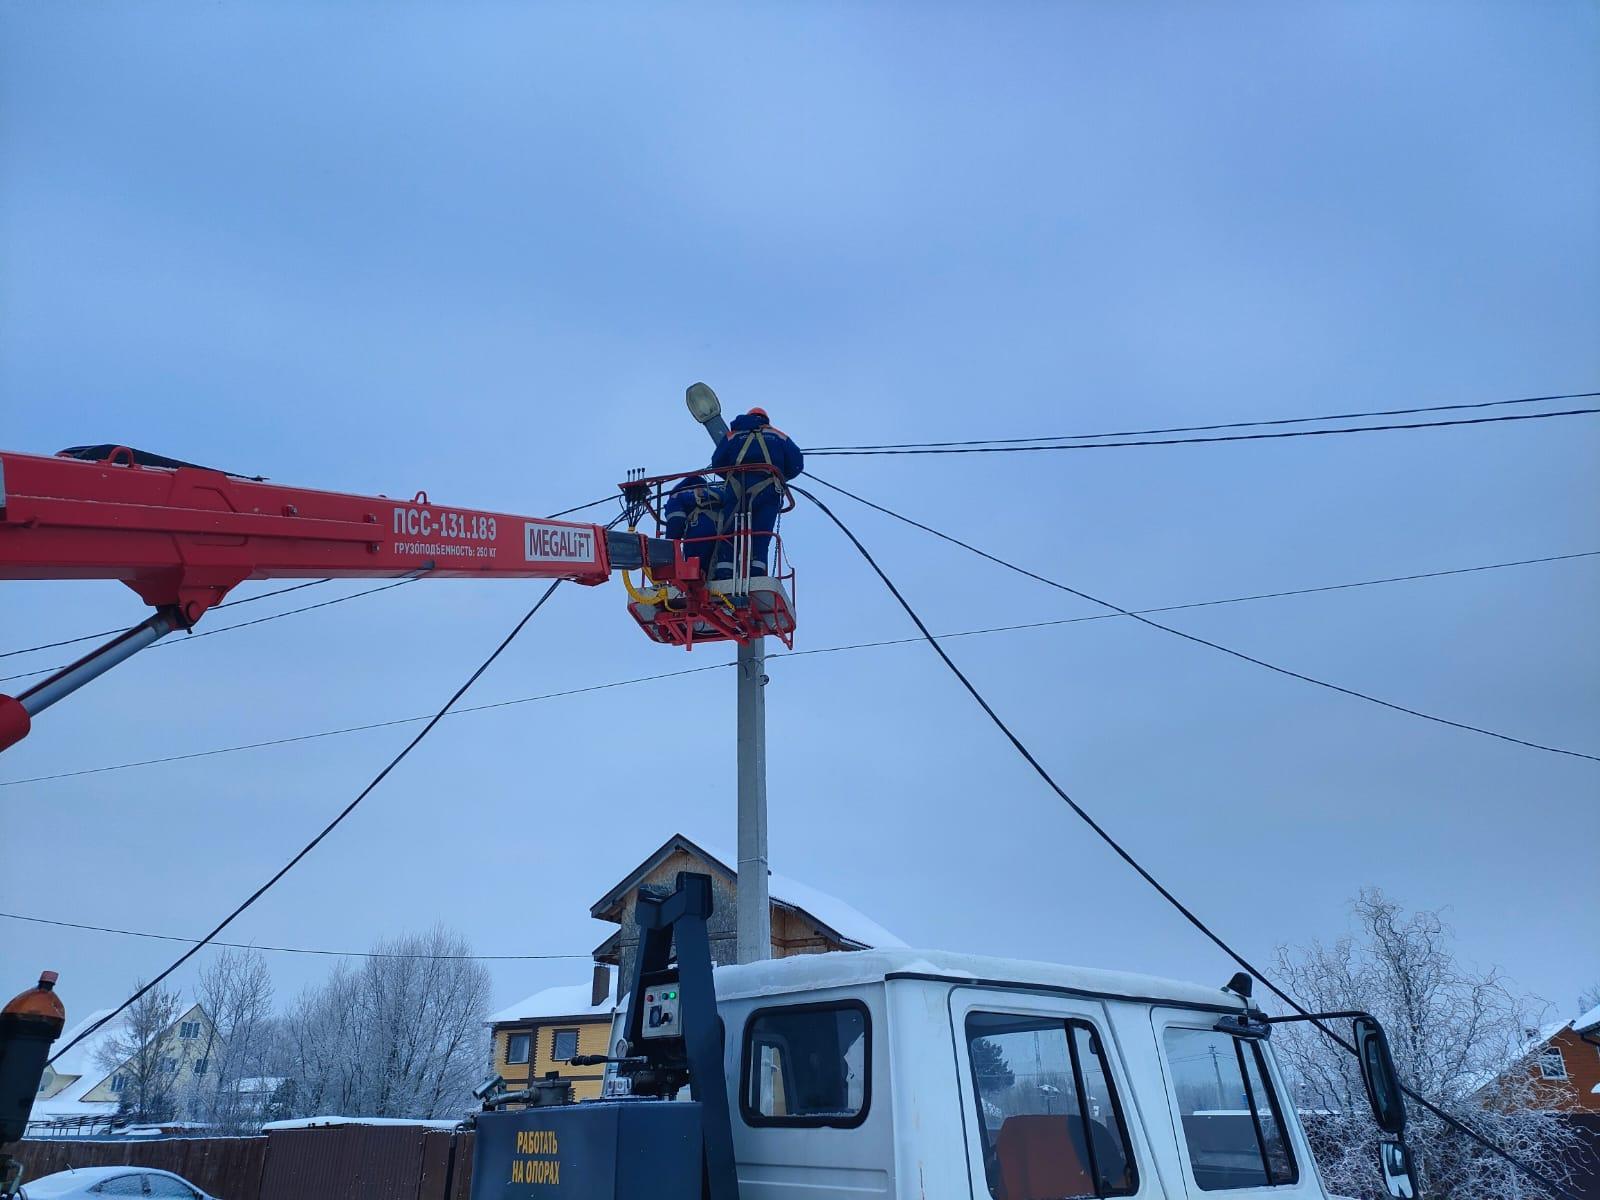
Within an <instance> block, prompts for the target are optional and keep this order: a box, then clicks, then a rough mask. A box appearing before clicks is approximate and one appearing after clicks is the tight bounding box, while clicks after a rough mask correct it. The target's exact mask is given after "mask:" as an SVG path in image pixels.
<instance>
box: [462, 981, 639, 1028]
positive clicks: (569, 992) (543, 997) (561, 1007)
mask: <svg viewBox="0 0 1600 1200" xmlns="http://www.w3.org/2000/svg"><path fill="white" fill-rule="evenodd" d="M608 974H609V972H608ZM593 995H594V991H593V989H592V988H591V987H590V985H589V984H587V983H573V984H567V985H566V986H564V987H553V988H545V989H544V991H542V992H535V993H534V994H533V995H531V996H528V997H525V998H524V999H521V1000H518V1001H517V1002H516V1003H515V1004H513V1005H511V1006H510V1007H509V1008H502V1009H501V1010H500V1011H499V1012H497V1013H491V1014H490V1015H489V1016H488V1017H486V1018H485V1019H484V1023H485V1024H486V1025H503V1024H506V1023H507V1022H511V1021H542V1020H547V1019H549V1018H551V1017H609V1016H610V1015H611V1010H612V1009H613V1008H615V1007H616V1002H617V980H616V977H615V976H614V975H613V976H612V978H611V991H610V993H609V994H608V995H607V996H606V998H605V1000H604V1001H602V1002H601V1003H599V1004H591V1003H589V1001H590V999H591V998H592V997H593Z"/></svg>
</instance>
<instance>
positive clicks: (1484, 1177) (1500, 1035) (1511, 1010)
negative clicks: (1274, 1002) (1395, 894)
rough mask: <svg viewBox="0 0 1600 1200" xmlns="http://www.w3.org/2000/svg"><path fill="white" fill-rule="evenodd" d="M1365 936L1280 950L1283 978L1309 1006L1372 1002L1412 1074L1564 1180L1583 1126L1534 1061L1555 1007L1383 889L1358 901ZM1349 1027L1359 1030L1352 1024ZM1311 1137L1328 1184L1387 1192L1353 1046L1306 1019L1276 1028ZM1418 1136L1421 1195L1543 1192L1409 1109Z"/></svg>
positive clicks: (1409, 1077)
mask: <svg viewBox="0 0 1600 1200" xmlns="http://www.w3.org/2000/svg"><path fill="white" fill-rule="evenodd" d="M1352 909H1353V913H1354V916H1355V919H1356V926H1357V932H1356V934H1355V935H1354V936H1350V937H1344V938H1341V939H1339V940H1338V941H1337V942H1335V943H1334V944H1333V945H1331V946H1329V945H1323V944H1322V943H1320V942H1313V943H1311V944H1310V945H1308V946H1303V947H1297V948H1289V947H1280V948H1279V950H1278V979H1279V982H1280V983H1281V984H1283V985H1284V986H1285V988H1286V989H1287V990H1288V991H1289V992H1290V994H1292V995H1294V996H1295V998H1296V999H1298V1000H1299V1001H1300V1002H1301V1003H1302V1004H1304V1005H1305V1006H1306V1007H1307V1008H1310V1009H1313V1010H1316V1011H1324V1012H1326V1011H1336V1010H1345V1009H1364V1010H1366V1011H1368V1012H1371V1013H1372V1014H1373V1015H1374V1016H1376V1017H1377V1018H1378V1019H1379V1020H1380V1021H1382V1022H1383V1025H1384V1028H1385V1029H1386V1030H1387V1031H1388V1034H1389V1039H1390V1046H1391V1048H1392V1050H1393V1052H1394V1058H1395V1065H1396V1067H1397V1068H1398V1070H1399V1073H1400V1077H1401V1079H1402V1080H1403V1081H1404V1082H1405V1083H1406V1084H1407V1085H1409V1086H1410V1087H1411V1088H1412V1089H1413V1090H1415V1091H1416V1092H1418V1093H1420V1094H1421V1095H1423V1096H1426V1097H1428V1098H1429V1099H1430V1100H1432V1101H1433V1102H1434V1103H1435V1104H1438V1105H1439V1106H1440V1107H1441V1108H1443V1109H1444V1110H1445V1111H1447V1112H1449V1113H1452V1114H1453V1115H1455V1116H1456V1117H1458V1118H1460V1119H1461V1120H1463V1121H1465V1122H1467V1123H1468V1124H1470V1125H1471V1126H1472V1127H1473V1128H1475V1129H1476V1130H1477V1131H1478V1132H1479V1133H1481V1134H1482V1135H1484V1136H1485V1137H1487V1138H1488V1139H1489V1140H1491V1141H1492V1142H1494V1143H1495V1144H1496V1145H1499V1146H1501V1147H1503V1148H1504V1149H1506V1150H1507V1151H1509V1152H1511V1153H1512V1154H1513V1155H1515V1156H1516V1157H1517V1158H1518V1159H1520V1160H1521V1161H1523V1162H1526V1163H1528V1164H1529V1165H1531V1166H1533V1167H1535V1168H1537V1169H1538V1170H1540V1171H1542V1172H1543V1173H1544V1174H1545V1175H1546V1176H1548V1177H1551V1178H1554V1179H1557V1180H1564V1179H1566V1178H1567V1176H1568V1167H1567V1166H1566V1165H1565V1162H1564V1158H1563V1155H1564V1153H1565V1152H1567V1151H1568V1150H1569V1148H1570V1147H1571V1145H1572V1142H1573V1138H1574V1134H1573V1131H1572V1129H1571V1126H1570V1125H1569V1124H1567V1123H1566V1122H1565V1121H1563V1120H1562V1118H1561V1117H1560V1116H1559V1115H1558V1114H1556V1113H1554V1112H1552V1111H1550V1110H1549V1107H1548V1101H1549V1099H1550V1096H1549V1094H1548V1089H1547V1087H1546V1085H1543V1084H1542V1083H1541V1082H1540V1080H1539V1078H1538V1072H1537V1071H1534V1070H1532V1069H1531V1061H1530V1058H1529V1055H1530V1052H1531V1050H1532V1049H1533V1043H1532V1039H1530V1036H1529V1031H1530V1030H1533V1029H1536V1028H1537V1027H1538V1026H1539V1017H1540V1015H1541V1009H1542V1007H1543V1006H1536V1005H1535V1004H1533V1003H1532V1002H1530V1001H1529V1000H1528V999H1526V998H1524V997H1519V996H1517V995H1515V994H1514V993H1513V992H1512V991H1511V990H1510V988H1509V987H1508V986H1507V983H1506V981H1505V980H1504V979H1503V978H1502V977H1501V975H1500V973H1499V972H1498V971H1497V970H1494V969H1490V970H1488V971H1486V972H1485V971H1474V970H1471V969H1469V968H1467V967H1465V966H1463V965H1462V964H1460V963H1459V962H1458V961H1457V959H1456V956H1455V948H1454V944H1453V943H1454V939H1453V936H1452V934H1451V932H1450V930H1449V929H1448V928H1447V926H1446V925H1445V923H1444V921H1443V920H1442V918H1441V917H1440V914H1438V913H1436V912H1416V913H1412V914H1410V915H1409V916H1408V915H1406V914H1405V913H1404V912H1403V911H1402V909H1401V908H1400V906H1399V905H1398V904H1396V903H1394V902H1393V901H1391V900H1389V899H1388V898H1386V897H1385V896H1384V895H1383V893H1382V892H1380V891H1378V890H1376V889H1369V890H1366V891H1363V892H1362V893H1361V895H1360V896H1359V897H1358V898H1357V899H1356V900H1355V901H1354V902H1353V905H1352ZM1341 1024H1343V1025H1344V1029H1345V1032H1346V1033H1348V1025H1347V1024H1345V1023H1341ZM1272 1040H1273V1044H1274V1046H1275V1047H1276V1051H1277V1055H1278V1057H1279V1059H1280V1061H1281V1062H1283V1064H1284V1066H1285V1068H1286V1069H1287V1070H1288V1072H1289V1074H1290V1076H1291V1078H1292V1080H1293V1085H1294V1088H1295V1092H1296V1096H1295V1098H1296V1101H1297V1103H1298V1105H1299V1107H1300V1109H1301V1111H1302V1112H1303V1113H1306V1114H1308V1116H1307V1118H1306V1123H1307V1127H1308V1130H1309V1132H1310V1133H1311V1134H1312V1141H1313V1144H1314V1150H1315V1152H1316V1156H1317V1164H1318V1166H1319V1168H1320V1169H1321V1171H1322V1175H1323V1179H1324V1182H1325V1183H1326V1184H1327V1186H1328V1188H1329V1190H1330V1191H1333V1192H1335V1193H1340V1194H1343V1195H1346V1196H1351V1197H1359V1198H1360V1200H1381V1198H1382V1197H1386V1196H1387V1194H1388V1193H1387V1192H1386V1191H1385V1189H1384V1186H1383V1182H1382V1180H1381V1178H1380V1177H1379V1175H1378V1169H1377V1163H1378V1141H1379V1134H1378V1131H1377V1129H1376V1128H1375V1127H1374V1125H1373V1123H1372V1119H1371V1110H1370V1109H1369V1108H1368V1105H1367V1099H1366V1093H1365V1091H1364V1089H1363V1086H1362V1082H1361V1075H1360V1071H1359V1068H1358V1066H1357V1064H1356V1062H1355V1059H1354V1057H1353V1056H1352V1055H1350V1054H1348V1053H1347V1052H1345V1051H1344V1050H1342V1049H1341V1048H1340V1047H1338V1046H1337V1045H1335V1044H1334V1043H1333V1042H1332V1041H1331V1040H1329V1039H1328V1038H1326V1037H1325V1036H1323V1035H1322V1034H1320V1033H1318V1032H1317V1031H1316V1030H1315V1029H1313V1028H1312V1027H1310V1026H1308V1025H1300V1024H1288V1025H1280V1026H1278V1027H1277V1029H1276V1031H1275V1032H1274V1034H1273V1039H1272ZM1410 1112H1411V1123H1410V1125H1409V1127H1408V1129H1407V1134H1406V1140H1407V1141H1408V1142H1409V1143H1410V1145H1411V1150H1412V1154H1413V1156H1414V1159H1415V1162H1416V1168H1417V1173H1418V1175H1419V1179H1418V1182H1419V1184H1420V1185H1421V1187H1422V1189H1423V1193H1424V1194H1425V1195H1427V1196H1429V1197H1431V1198H1435V1200H1518V1198H1521V1197H1528V1198H1529V1200H1532V1198H1533V1197H1542V1196H1543V1195H1544V1190H1543V1189H1542V1188H1540V1187H1539V1186H1538V1185H1537V1184H1535V1183H1533V1182H1532V1181H1531V1180H1529V1179H1527V1178H1526V1177H1525V1176H1523V1175H1522V1174H1521V1173H1520V1172H1517V1171H1516V1170H1515V1169H1514V1168H1512V1167H1510V1166H1509V1165H1507V1164H1506V1163H1505V1162H1504V1161H1503V1160H1501V1159H1500V1158H1498V1157H1496V1156H1494V1155H1491V1154H1489V1153H1488V1152H1487V1151H1484V1150H1483V1149H1481V1148H1480V1147H1478V1146H1476V1145H1474V1143H1473V1142H1472V1141H1471V1140H1470V1139H1468V1138H1467V1137H1465V1136H1464V1135H1462V1134H1459V1133H1456V1132H1454V1131H1453V1130H1451V1129H1450V1128H1449V1127H1448V1126H1446V1125H1445V1124H1444V1123H1443V1122H1442V1121H1440V1120H1438V1119H1437V1118H1436V1117H1434V1116H1432V1115H1431V1114H1430V1113H1428V1112H1426V1111H1424V1110H1423V1109H1422V1108H1421V1107H1420V1106H1419V1105H1416V1104H1411V1105H1410Z"/></svg>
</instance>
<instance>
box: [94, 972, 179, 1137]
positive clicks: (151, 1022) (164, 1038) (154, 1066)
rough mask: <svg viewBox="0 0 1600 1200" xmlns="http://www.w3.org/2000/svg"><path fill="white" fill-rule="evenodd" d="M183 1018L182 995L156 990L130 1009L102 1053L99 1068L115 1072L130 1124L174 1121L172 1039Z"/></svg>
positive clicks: (121, 1106) (122, 1108) (121, 1105)
mask: <svg viewBox="0 0 1600 1200" xmlns="http://www.w3.org/2000/svg"><path fill="white" fill-rule="evenodd" d="M143 986H144V985H143V984H140V985H139V987H143ZM136 990H137V989H136ZM178 1014H179V999H178V993H177V992H169V991H167V990H166V989H165V988H161V987H153V988H151V989H150V990H149V991H148V992H146V993H145V994H144V995H142V996H140V997H139V998H138V999H137V1000H135V1001H134V1002H133V1003H132V1004H131V1005H129V1006H128V1009H127V1011H126V1012H124V1013H123V1014H122V1019H121V1022H120V1023H119V1024H118V1026H117V1031H116V1033H115V1034H114V1035H113V1036H112V1037H110V1038H108V1039H107V1040H106V1043H105V1045H103V1046H101V1047H100V1049H99V1052H98V1053H97V1055H96V1062H97V1065H98V1066H99V1067H100V1068H101V1069H102V1070H104V1071H107V1072H110V1073H111V1077H112V1080H113V1082H112V1087H113V1088H114V1089H115V1090H116V1094H117V1110H118V1112H119V1113H120V1114H121V1115H122V1116H125V1117H126V1118H127V1119H128V1120H130V1121H133V1122H136V1123H143V1122H153V1121H168V1120H171V1119H172V1116H173V1113H174V1110H175V1108H176V1091H177V1083H178V1075H177V1051H176V1050H175V1048H174V1047H173V1046H172V1044H171V1038H170V1037H169V1036H168V1035H169V1034H170V1033H171V1031H172V1026H173V1023H174V1022H175V1021H177V1019H178Z"/></svg>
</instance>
